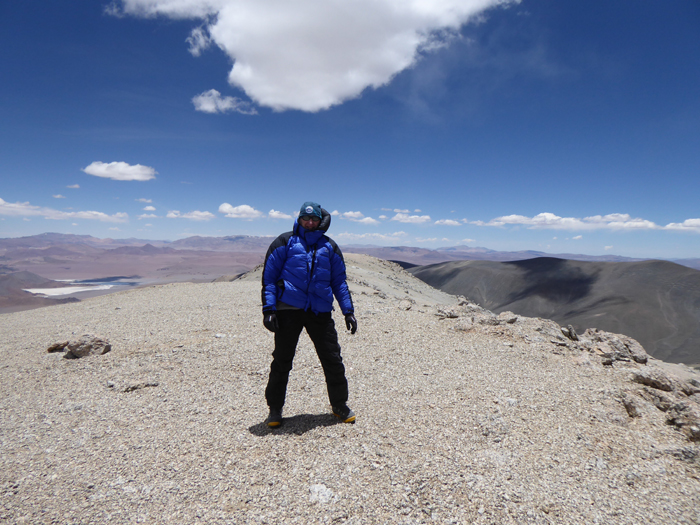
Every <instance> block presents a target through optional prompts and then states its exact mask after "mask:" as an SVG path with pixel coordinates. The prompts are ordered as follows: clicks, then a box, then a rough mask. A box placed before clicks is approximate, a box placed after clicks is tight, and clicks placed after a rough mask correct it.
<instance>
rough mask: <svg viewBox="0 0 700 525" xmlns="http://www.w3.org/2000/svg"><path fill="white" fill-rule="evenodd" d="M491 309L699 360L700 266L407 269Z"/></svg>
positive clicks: (517, 264) (535, 263)
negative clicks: (601, 332) (593, 330)
mask: <svg viewBox="0 0 700 525" xmlns="http://www.w3.org/2000/svg"><path fill="white" fill-rule="evenodd" d="M408 271H409V272H411V273H412V274H414V275H415V276H416V277H418V278H419V279H421V280H423V281H425V282H426V283H428V284H430V285H431V286H434V287H435V288H439V289H440V290H443V291H445V292H448V293H452V294H460V295H464V296H466V297H469V298H470V299H472V300H473V301H476V302H478V303H479V304H480V305H481V306H483V307H485V308H487V309H489V310H492V311H494V312H503V311H507V310H510V311H512V312H515V313H518V314H520V315H525V316H528V317H543V318H547V319H553V320H554V321H556V322H558V323H559V324H563V325H566V324H571V325H573V326H574V328H576V330H577V331H583V330H585V329H586V328H600V329H602V330H606V331H610V332H615V333H621V334H625V335H628V336H630V337H633V338H635V339H637V340H638V341H639V342H640V343H641V344H642V345H643V346H644V348H645V349H646V350H647V351H648V352H649V353H650V354H652V355H653V356H654V357H657V358H659V359H663V360H665V361H671V362H683V363H686V364H692V365H697V364H700V271H698V270H693V269H691V268H687V267H685V266H680V265H678V264H675V263H672V262H668V261H641V262H586V261H570V260H566V259H555V258H551V257H540V258H536V259H528V260H523V261H513V262H492V261H454V262H446V263H441V264H433V265H429V266H420V267H415V268H411V269H409V270H408Z"/></svg>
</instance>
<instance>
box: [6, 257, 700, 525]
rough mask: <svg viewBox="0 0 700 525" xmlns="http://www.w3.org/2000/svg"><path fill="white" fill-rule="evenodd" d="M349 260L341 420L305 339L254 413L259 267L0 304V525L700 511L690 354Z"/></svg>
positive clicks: (264, 361) (581, 518)
mask: <svg viewBox="0 0 700 525" xmlns="http://www.w3.org/2000/svg"><path fill="white" fill-rule="evenodd" d="M346 261H347V264H348V273H349V285H350V289H351V291H352V293H353V297H354V301H355V307H356V317H357V319H358V324H359V328H358V331H357V333H356V334H355V335H350V334H349V333H348V332H346V331H345V329H344V327H345V325H344V322H343V319H342V316H341V315H340V313H339V312H336V316H337V320H336V324H337V327H338V329H339V332H340V333H339V337H340V343H341V346H342V348H343V358H344V361H345V364H346V368H347V374H348V380H349V383H350V400H349V405H350V406H351V407H352V408H353V410H354V411H355V412H356V414H357V421H356V423H355V424H353V425H349V424H343V423H340V422H338V419H337V418H335V417H333V415H332V414H331V410H330V407H329V406H328V402H327V397H326V392H325V384H324V380H323V373H322V371H321V368H320V365H319V363H318V360H317V358H316V356H315V353H314V351H313V347H312V345H311V343H310V341H309V339H308V337H307V336H306V335H303V336H302V339H301V340H300V344H299V348H298V352H297V357H296V360H295V366H294V370H293V371H292V374H291V378H290V383H289V389H288V397H287V404H286V406H285V408H284V418H285V419H284V422H283V424H282V426H280V427H279V428H278V429H270V428H269V427H268V426H267V425H266V424H265V418H266V417H267V407H266V405H265V399H264V388H265V383H266V379H267V372H268V367H269V363H270V360H271V357H270V353H271V351H272V345H273V336H272V334H270V333H269V332H267V331H266V330H265V329H264V328H263V326H262V315H261V312H260V269H259V268H258V269H256V270H254V271H252V272H250V273H248V274H246V275H244V276H243V277H241V278H238V279H235V280H233V281H228V282H215V283H206V284H195V283H176V284H168V285H163V286H152V287H147V288H141V289H134V290H129V291H125V292H119V293H115V294H111V295H105V296H100V297H95V298H92V299H88V300H86V301H83V302H80V303H70V304H64V305H58V306H54V307H52V308H43V309H39V310H32V311H25V312H18V313H9V314H5V315H2V316H0V333H2V338H0V365H1V366H0V384H2V389H1V393H0V395H1V398H0V407H1V410H2V412H1V414H2V416H1V417H2V420H1V425H0V443H1V445H2V454H0V489H1V491H0V494H2V496H1V498H2V499H1V500H0V501H1V503H0V522H2V523H27V524H36V523H71V524H73V523H75V524H78V523H80V524H83V523H84V524H88V523H92V524H99V523H154V524H199V523H201V524H239V523H270V524H277V523H299V524H309V523H329V524H330V523H348V524H380V523H391V524H419V523H426V524H427V523H430V524H433V523H441V524H442V523H445V524H448V523H450V524H462V523H465V524H466V523H477V524H504V523H513V524H521V523H533V524H581V523H587V524H593V523H599V524H606V525H607V524H639V523H664V524H666V523H668V524H697V523H700V447H699V442H700V428H699V426H698V425H699V422H698V418H699V417H700V416H699V414H700V412H699V400H700V393H699V392H700V388H699V387H700V382H698V376H697V373H696V372H695V371H694V370H693V369H690V368H688V367H684V366H682V365H670V364H667V363H664V362H662V361H658V360H656V359H654V358H651V357H649V356H648V355H647V353H646V352H645V351H644V349H643V348H642V347H641V345H639V343H638V342H637V341H635V340H633V339H631V338H629V337H627V336H625V335H624V334H612V333H609V332H601V331H599V330H589V331H586V332H584V333H576V331H575V329H574V328H573V327H570V326H566V327H561V326H559V325H558V324H556V323H555V322H553V321H550V320H546V319H540V318H525V317H521V316H518V315H515V314H513V313H511V312H502V313H500V314H499V315H496V314H494V313H492V312H490V311H488V310H485V309H483V308H481V307H479V306H477V305H476V304H473V303H471V302H470V301H468V300H466V299H464V298H460V297H455V296H452V295H448V294H445V293H442V292H440V291H438V290H435V289H433V288H431V287H429V286H428V285H427V284H425V283H423V282H421V281H419V280H417V279H416V278H414V277H413V276H411V275H410V274H408V273H407V272H406V271H404V270H402V269H401V268H400V267H399V266H397V265H394V264H392V263H388V262H385V261H382V260H379V259H374V258H371V257H369V256H363V255H354V254H349V255H347V256H346ZM88 334H89V335H88ZM88 345H89V346H90V347H91V348H97V349H98V350H97V351H84V352H83V351H81V352H77V354H80V355H73V356H72V357H74V358H73V359H65V358H64V356H65V355H66V352H68V351H71V352H72V350H71V349H72V348H78V347H80V348H86V347H87V346H88ZM108 346H109V348H110V350H111V351H106V349H107V347H108ZM49 349H52V351H51V352H49V351H47V350H49Z"/></svg>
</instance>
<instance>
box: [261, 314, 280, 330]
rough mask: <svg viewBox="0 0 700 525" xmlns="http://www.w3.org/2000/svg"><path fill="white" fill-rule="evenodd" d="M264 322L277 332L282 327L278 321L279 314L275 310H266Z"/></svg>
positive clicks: (267, 326)
mask: <svg viewBox="0 0 700 525" xmlns="http://www.w3.org/2000/svg"><path fill="white" fill-rule="evenodd" d="M263 324H264V325H265V328H267V329H268V330H269V331H270V332H276V331H277V329H278V328H279V327H280V325H279V324H278V323H277V314H276V313H275V312H265V313H264V314H263Z"/></svg>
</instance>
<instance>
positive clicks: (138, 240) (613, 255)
mask: <svg viewBox="0 0 700 525" xmlns="http://www.w3.org/2000/svg"><path fill="white" fill-rule="evenodd" d="M42 235H68V236H72V235H74V236H78V237H91V238H93V239H97V240H100V241H109V240H111V241H114V242H116V243H119V242H120V241H124V242H127V241H129V242H136V243H145V244H149V243H151V242H155V243H166V244H171V243H174V242H177V241H181V240H185V239H187V238H188V237H185V238H182V239H174V240H171V239H155V238H150V239H145V238H138V237H95V236H92V235H89V234H74V233H60V232H42V233H39V234H35V235H29V236H20V237H0V241H2V240H11V239H22V238H30V237H40V236H42ZM191 237H199V238H211V239H217V238H218V239H221V238H226V237H251V238H270V239H274V238H275V237H276V235H247V234H229V235H192V236H191ZM58 244H60V243H58ZM145 244H144V245H145ZM343 246H346V247H348V248H354V249H362V248H368V249H381V248H386V249H392V248H409V249H421V250H429V251H436V252H439V251H450V250H451V249H455V248H467V249H469V250H484V251H486V252H493V253H537V254H541V255H540V257H558V256H563V255H567V256H574V257H577V256H578V257H595V258H611V259H613V258H620V259H633V260H640V261H643V260H667V261H671V262H674V261H680V262H682V261H688V262H690V263H691V265H690V266H688V267H689V268H693V269H698V270H699V271H700V268H698V267H696V265H695V264H693V263H695V262H696V261H698V260H700V258H698V257H626V256H624V255H619V254H616V253H606V254H603V255H595V254H590V253H582V252H577V253H574V252H558V253H551V252H545V251H542V250H535V249H523V250H494V249H491V248H488V247H486V246H474V245H467V244H458V245H450V246H438V247H435V248H428V247H425V246H415V245H410V244H392V245H386V244H357V243H344V244H343V245H340V247H341V248H343ZM0 249H1V248H0ZM30 249H33V248H30ZM37 249H41V248H37Z"/></svg>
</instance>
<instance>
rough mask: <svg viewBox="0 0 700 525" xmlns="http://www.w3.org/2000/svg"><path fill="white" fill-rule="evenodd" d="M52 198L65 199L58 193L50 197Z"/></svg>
mask: <svg viewBox="0 0 700 525" xmlns="http://www.w3.org/2000/svg"><path fill="white" fill-rule="evenodd" d="M52 197H53V198H54V199H65V197H64V196H63V195H61V194H60V193H59V194H57V195H52Z"/></svg>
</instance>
